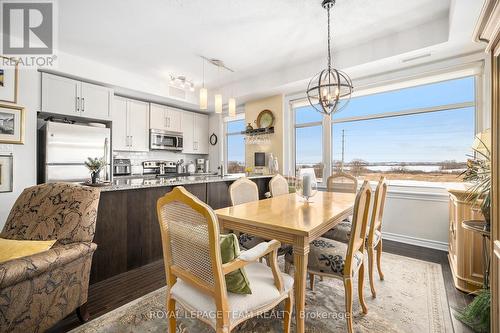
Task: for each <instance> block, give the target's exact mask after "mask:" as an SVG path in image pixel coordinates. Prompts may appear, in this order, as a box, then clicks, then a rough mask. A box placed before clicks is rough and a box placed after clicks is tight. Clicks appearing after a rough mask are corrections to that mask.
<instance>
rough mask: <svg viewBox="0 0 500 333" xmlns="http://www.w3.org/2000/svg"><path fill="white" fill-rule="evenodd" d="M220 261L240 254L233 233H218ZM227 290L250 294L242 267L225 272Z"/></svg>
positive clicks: (226, 261)
mask: <svg viewBox="0 0 500 333" xmlns="http://www.w3.org/2000/svg"><path fill="white" fill-rule="evenodd" d="M219 240H220V254H221V257H222V263H223V264H225V263H228V262H230V261H231V260H233V259H235V258H236V257H238V256H239V255H240V244H239V243H238V237H236V235H235V234H227V235H220V238H219ZM225 277H226V288H227V291H229V292H232V293H236V294H251V293H252V290H251V289H250V282H249V281H248V277H247V274H246V273H245V270H244V269H243V268H240V269H238V270H236V271H234V272H231V273H229V274H226V276H225Z"/></svg>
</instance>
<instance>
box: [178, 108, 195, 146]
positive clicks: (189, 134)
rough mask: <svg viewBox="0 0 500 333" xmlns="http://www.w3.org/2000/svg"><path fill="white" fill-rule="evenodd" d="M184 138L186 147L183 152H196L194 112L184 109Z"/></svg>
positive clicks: (182, 120) (182, 116)
mask: <svg viewBox="0 0 500 333" xmlns="http://www.w3.org/2000/svg"><path fill="white" fill-rule="evenodd" d="M181 123H182V139H183V144H184V147H183V148H182V152H183V153H185V154H194V153H196V152H195V150H194V113H193V112H187V111H184V112H182V113H181Z"/></svg>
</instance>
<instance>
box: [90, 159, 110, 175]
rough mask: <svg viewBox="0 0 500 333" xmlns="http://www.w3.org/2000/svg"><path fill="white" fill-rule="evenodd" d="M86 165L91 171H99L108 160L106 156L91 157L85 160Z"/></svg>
mask: <svg viewBox="0 0 500 333" xmlns="http://www.w3.org/2000/svg"><path fill="white" fill-rule="evenodd" d="M85 166H86V167H87V169H89V171H90V172H91V173H98V172H99V171H101V170H102V168H104V167H105V166H106V162H105V161H104V157H101V158H97V157H96V158H92V157H89V158H88V159H87V161H85Z"/></svg>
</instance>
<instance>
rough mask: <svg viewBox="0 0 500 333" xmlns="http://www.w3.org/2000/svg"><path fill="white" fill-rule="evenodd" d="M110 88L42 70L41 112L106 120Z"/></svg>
mask: <svg viewBox="0 0 500 333" xmlns="http://www.w3.org/2000/svg"><path fill="white" fill-rule="evenodd" d="M112 102H113V89H110V88H107V87H103V86H99V85H95V84H90V83H86V82H81V81H78V80H73V79H69V78H66V77H62V76H58V75H53V74H48V73H42V110H41V111H42V112H48V113H54V114H60V115H65V116H73V117H74V116H78V117H85V118H89V119H97V120H109V119H110V114H111V109H112Z"/></svg>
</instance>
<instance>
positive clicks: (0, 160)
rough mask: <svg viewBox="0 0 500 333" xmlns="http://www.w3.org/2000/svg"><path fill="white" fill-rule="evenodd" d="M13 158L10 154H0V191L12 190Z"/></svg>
mask: <svg viewBox="0 0 500 333" xmlns="http://www.w3.org/2000/svg"><path fill="white" fill-rule="evenodd" d="M13 160H14V159H13V157H12V155H0V193H1V192H12V188H13V171H14V167H13Z"/></svg>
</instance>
